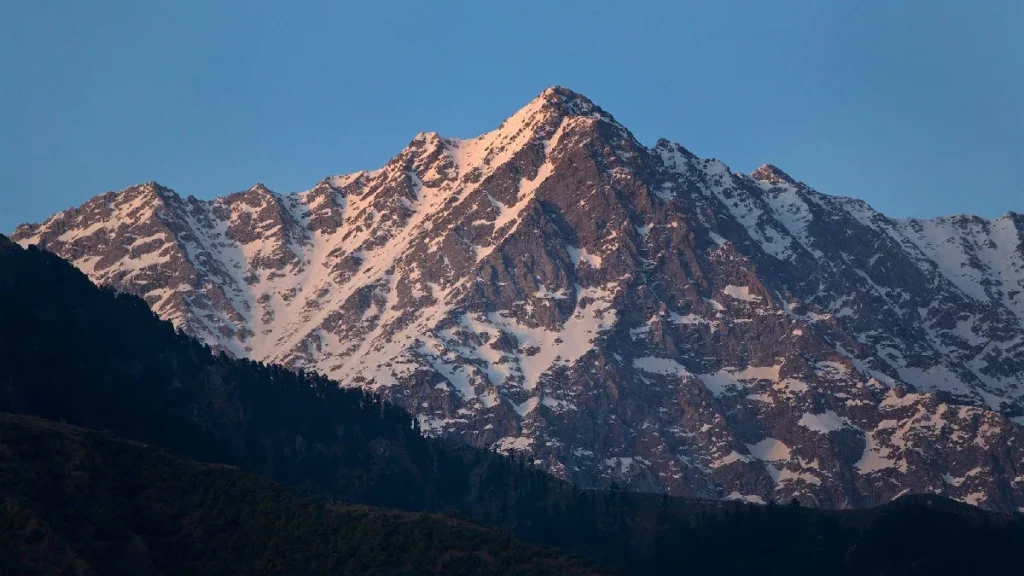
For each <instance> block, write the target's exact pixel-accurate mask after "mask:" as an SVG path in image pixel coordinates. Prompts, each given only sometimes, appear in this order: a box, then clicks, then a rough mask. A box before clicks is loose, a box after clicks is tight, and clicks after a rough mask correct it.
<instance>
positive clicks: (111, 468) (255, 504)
mask: <svg viewBox="0 0 1024 576" xmlns="http://www.w3.org/2000/svg"><path fill="white" fill-rule="evenodd" d="M0 454H2V455H3V458H0V494H2V499H3V500H2V503H0V505H2V507H0V572H2V573H4V574H22V573H25V574H28V573H36V574H40V573H47V574H56V573H62V574H240V573H252V574H283V573H284V574H313V573H317V574H356V573H368V572H373V573H377V574H442V573H443V574H599V573H607V571H606V570H602V569H599V568H597V567H594V566H590V565H588V564H587V563H585V562H583V561H582V560H577V559H574V558H571V557H568V556H567V555H565V554H563V553H560V552H555V551H552V550H545V549H540V548H536V547H533V546H527V545H524V544H522V543H519V542H518V541H516V540H513V539H512V538H511V537H509V536H508V535H507V534H504V533H501V532H499V531H497V530H493V529H490V528H485V527H482V526H479V525H475V524H470V523H468V522H464V521H461V520H457V519H454V518H446V517H444V516H433V515H426V514H413V513H407V512H398V511H392V510H384V509H379V508H369V507H361V506H341V505H336V504H331V503H328V502H327V501H325V500H322V499H318V498H312V497H304V496H299V495H296V494H293V493H291V492H290V491H288V490H286V489H284V488H282V487H280V486H277V485H275V484H273V483H272V482H269V481H267V480H264V479H262V478H259V477H256V476H254V475H252V474H247V473H244V472H241V471H240V470H237V469H235V468H230V467H227V466H221V465H213V464H198V463H195V462H190V461H187V460H180V459H177V458H173V457H170V456H168V455H166V454H164V453H162V452H159V451H157V450H155V449H153V448H147V447H145V446H144V445H141V444H136V443H131V442H126V441H124V440H120V439H117V438H115V437H111V436H107V435H104V434H100V433H97V432H93V431H89V430H85V429H81V428H75V427H72V426H67V425H62V424H56V423H51V422H47V421H44V420H38V419H35V418H30V417H26V416H12V415H9V414H0Z"/></svg>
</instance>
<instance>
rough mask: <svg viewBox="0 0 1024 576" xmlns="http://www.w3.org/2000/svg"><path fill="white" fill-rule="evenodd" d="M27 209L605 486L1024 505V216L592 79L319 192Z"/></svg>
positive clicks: (41, 230) (434, 426)
mask: <svg viewBox="0 0 1024 576" xmlns="http://www.w3.org/2000/svg"><path fill="white" fill-rule="evenodd" d="M862 184H863V186H865V187H867V186H870V185H871V184H870V182H868V181H866V182H863V183H862ZM12 238H13V240H14V241H16V242H18V243H19V244H21V245H22V246H29V245H36V246H39V247H40V248H43V249H45V250H47V251H49V252H52V253H54V254H56V255H58V256H60V257H61V258H64V259H66V260H68V261H69V262H71V263H72V264H74V265H75V266H76V267H77V268H79V269H80V270H81V271H82V272H84V273H85V274H87V275H88V277H89V278H90V279H91V280H92V281H93V282H95V283H97V284H99V285H102V286H106V287H110V288H113V289H114V290H117V291H119V292H124V293H128V294H131V295H135V296H138V297H141V298H143V299H144V300H145V301H146V303H147V304H148V305H149V306H150V307H151V308H152V310H153V311H154V312H155V313H156V314H158V315H159V316H160V317H161V318H163V319H166V320H169V321H171V322H173V324H174V325H175V326H176V327H177V328H178V329H180V330H181V331H183V332H184V333H185V334H187V335H189V336H192V337H195V338H197V339H198V340H200V341H202V342H204V343H206V344H207V345H208V346H210V347H211V348H212V349H214V350H216V351H221V352H224V353H225V354H227V355H229V356H234V357H238V358H249V359H252V360H257V361H259V362H264V363H274V364H280V365H282V366H285V367H288V368H291V369H295V370H299V369H301V370H304V371H316V372H319V373H321V374H323V375H325V376H327V377H329V378H332V379H334V380H336V381H337V382H338V383H340V384H341V385H342V386H344V387H359V388H362V389H364V390H367V391H371V392H373V393H375V394H378V395H380V396H382V397H384V398H386V399H387V400H389V401H391V402H394V403H396V404H398V405H400V406H402V407H404V408H405V409H407V410H408V411H409V412H411V413H412V414H414V415H415V418H416V422H417V425H418V428H419V429H420V430H422V431H423V432H425V433H427V434H429V435H432V436H437V437H442V438H444V439H448V440H455V441H458V442H460V443H465V444H469V445H471V446H476V447H481V448H488V449H493V450H496V451H498V452H501V453H504V454H509V455H516V456H517V457H519V458H525V459H526V460H528V461H529V462H531V463H532V464H534V465H535V466H537V467H539V468H541V469H543V470H545V471H547V472H549V473H550V474H553V475H554V476H556V477H558V478H561V479H563V480H567V481H569V482H572V483H575V484H577V485H580V486H584V487H597V488H603V487H608V486H611V485H613V484H614V485H616V486H625V487H629V488H630V489H635V490H640V491H653V492H666V493H668V494H672V495H676V496H687V497H699V498H706V499H736V500H744V501H748V502H761V503H763V502H769V501H779V500H784V501H790V500H796V501H797V502H799V503H801V504H805V505H813V506H818V507H824V508H851V507H866V506H873V505H878V504H882V503H885V502H888V501H890V500H892V499H894V498H896V497H898V496H900V495H903V494H908V493H933V494H942V495H946V496H949V497H951V498H955V499H958V500H962V501H964V502H968V503H971V504H975V505H978V506H981V507H985V508H989V509H992V510H999V511H1016V510H1018V509H1020V508H1022V507H1024V440H1022V439H1021V437H1020V425H1021V423H1024V399H1022V398H1024V389H1022V384H1024V216H1022V215H1020V214H1014V213H1010V214H1007V215H1006V216H1003V217H1001V218H997V219H983V218H979V217H973V216H956V217H949V218H939V219H933V220H916V219H893V218H888V217H886V216H885V215H883V214H880V213H878V212H877V211H875V210H873V209H872V208H870V207H869V206H868V205H867V204H865V203H864V202H862V201H859V200H855V199H850V198H842V197H836V196H829V195H826V194H822V193H819V192H817V191H815V190H813V189H812V188H810V187H809V186H807V185H806V184H804V183H801V182H799V181H797V180H795V179H794V178H792V177H790V176H789V175H787V174H786V173H785V172H783V171H782V170H780V169H778V168H776V167H774V166H771V165H765V166H762V167H761V168H759V169H757V170H756V171H754V172H753V173H751V174H750V175H744V174H738V173H734V172H732V170H730V169H729V167H728V166H726V165H725V164H724V163H722V162H720V161H718V160H715V159H702V158H699V157H697V156H696V155H694V154H693V153H691V152H690V151H688V150H687V149H685V148H683V147H682V146H680V145H678V144H674V143H671V142H669V141H667V140H659V141H658V142H657V143H656V144H655V145H654V146H653V147H647V146H644V145H642V144H641V143H639V142H638V141H637V140H636V139H635V138H634V137H633V135H632V134H631V133H630V132H629V130H628V129H627V128H626V127H625V126H623V125H622V124H620V123H619V122H618V121H616V120H615V119H614V117H613V116H612V115H611V114H609V113H608V112H606V111H604V110H602V109H601V108H600V107H599V106H597V105H596V104H594V103H593V102H591V101H590V100H589V99H587V98H586V97H584V96H582V95H579V94H577V93H574V92H572V91H570V90H567V89H565V88H551V89H548V90H545V91H544V92H543V93H541V94H540V95H539V96H538V97H537V98H535V99H534V100H533V101H531V102H530V103H529V104H527V105H526V106H525V107H524V108H522V109H521V110H519V111H518V112H516V113H515V114H514V115H512V116H511V117H510V118H509V119H507V120H506V121H505V122H503V123H502V124H501V125H500V126H499V127H498V128H497V129H495V130H494V131H492V132H489V133H487V134H484V135H482V136H480V137H477V138H473V139H454V138H445V137H442V136H440V135H438V134H435V133H421V134H419V135H417V136H416V137H415V138H414V139H413V140H412V142H411V143H410V144H409V145H408V146H407V147H406V148H405V149H404V150H402V151H401V152H400V153H399V154H398V155H397V156H395V157H394V158H393V159H392V160H390V161H389V162H388V163H387V164H386V165H385V166H384V167H382V168H380V169H378V170H374V171H364V172H358V173H355V174H349V175H344V176H333V177H329V178H325V179H323V180H321V181H320V182H319V183H318V184H317V185H316V186H315V187H313V188H312V189H311V190H308V191H305V192H300V193H295V194H277V193H275V192H272V191H270V190H268V189H267V188H266V187H265V186H263V185H260V184H257V185H256V186H254V187H252V188H251V189H249V190H246V191H243V192H237V193H234V194H230V195H228V196H225V197H222V198H217V199H214V200H200V199H196V198H194V197H191V196H189V197H187V198H182V197H181V196H179V195H178V194H176V193H175V192H173V191H172V190H170V189H168V188H165V187H163V186H161V185H159V184H156V183H148V184H142V185H138V186H132V187H130V188H127V189H125V190H123V191H120V192H110V193H106V194H103V195H100V196H97V197H95V198H93V199H92V200H90V201H88V202H87V203H85V204H84V205H82V206H80V207H78V208H73V209H69V210H65V211H63V212H60V213H58V214H55V215H54V216H52V217H50V218H49V219H47V220H46V221H44V222H42V223H40V224H26V225H22V226H19V227H18V228H17V229H16V230H15V232H14V234H13V235H12Z"/></svg>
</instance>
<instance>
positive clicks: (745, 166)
mask: <svg viewBox="0 0 1024 576" xmlns="http://www.w3.org/2000/svg"><path fill="white" fill-rule="evenodd" d="M1022 30H1024V3H1022V2H1020V1H1008V2H1002V1H998V0H984V1H979V2H967V1H959V0H958V1H940V0H929V1H924V2H912V1H896V2H889V1H881V0H877V1H867V2H845V1H843V2H840V1H838V0H836V1H832V0H829V1H825V0H807V1H803V2H781V1H773V2H763V1H760V0H757V1H750V2H739V1H715V2H710V1H708V2H700V3H696V2H693V3H690V2H669V1H664V2H640V1H635V0H634V1H631V2H608V1H600V0H591V1H587V2H526V1H516V2H501V3H499V2H477V1H474V2H460V1H454V0H449V1H434V2H419V1H417V2H414V1H411V0H410V1H408V2H386V1H373V2H370V1H367V2H358V3H356V2H352V3H346V2H322V3H319V2H317V3H314V2H298V1H296V2H288V3H284V2H271V1H256V0H251V1H247V2H216V1H211V0H203V1H197V2H193V1H185V0H178V1H175V2H138V1H136V0H132V1H123V2H114V1H105V0H99V1H96V2H79V1H75V0H66V1H61V2H58V1H52V0H34V1H24V2H22V1H17V0H0V231H2V232H9V231H11V230H12V229H13V228H14V226H15V224H17V223H19V222H24V221H39V220H42V219H44V218H45V217H47V216H49V215H50V214H51V213H53V212H56V211H58V210H61V209H64V208H67V207H69V206H73V205H78V204H80V203H82V202H83V201H85V200H86V199H88V198H90V197H92V196H93V195H95V194H98V193H101V192H104V191H107V190H116V189H121V188H124V187H126V186H129V185H131V184H134V183H138V182H145V181H149V180H156V181H158V182H160V183H162V184H164V185H167V186H170V187H171V188H174V189H175V190H177V191H178V193H180V194H182V195H187V194H194V195H196V196H198V197H201V198H209V197H213V196H219V195H223V194H226V193H230V192H232V191H236V190H242V189H245V188H248V187H249V186H251V185H252V184H254V183H255V182H257V181H262V182H264V183H266V184H267V186H269V187H270V188H272V189H274V190H276V191H279V192H290V191H296V190H304V189H308V188H310V187H312V186H313V185H314V184H315V183H316V182H317V181H318V180H319V179H321V178H322V177H324V176H327V175H330V174H338V173H345V172H351V171H355V170H358V169H363V168H369V169H372V168H376V167H379V166H380V165H381V164H383V163H384V162H386V161H387V159H388V158H390V157H391V156H392V155H394V154H395V153H397V152H398V151H399V150H400V149H401V148H402V147H403V146H405V145H406V144H407V143H408V142H409V140H411V139H412V137H413V136H414V135H415V134H416V133H417V132H419V131H421V130H424V131H437V132H440V133H441V134H443V135H445V136H462V137H467V136H475V135H477V134H480V133H483V132H485V131H487V130H489V129H492V128H493V127H495V126H497V125H498V124H499V123H500V122H501V120H503V119H504V118H506V117H507V116H509V115H511V114H512V112H514V111H515V110H516V109H518V108H519V107H521V106H522V105H523V104H525V103H526V102H528V101H529V100H530V99H531V98H532V97H533V96H535V95H536V94H538V93H539V92H540V91H541V90H542V89H544V88H545V87H547V86H550V85H554V84H560V85H564V86H567V87H569V88H572V89H574V90H576V91H577V92H581V93H583V94H584V95H586V96H589V97H590V98H591V99H592V100H594V101H595V102H597V103H598V104H599V105H600V106H602V107H603V108H605V109H606V110H608V111H609V112H611V113H612V114H614V115H615V116H616V118H618V119H619V120H620V121H621V122H622V123H624V124H625V125H626V126H628V127H629V128H631V129H632V130H633V132H634V134H635V135H636V136H637V138H639V139H640V141H641V142H643V143H645V144H647V145H653V144H654V142H655V141H656V140H657V138H659V137H666V138H668V139H670V140H673V141H676V142H679V143H681V144H683V145H684V146H686V147H687V148H689V149H690V150H692V151H693V152H695V153H697V154H699V155H701V156H713V157H716V158H719V159H721V160H723V161H725V162H726V163H727V164H729V166H730V167H731V168H732V169H733V170H734V171H742V172H749V171H751V170H752V169H754V168H755V167H757V166H758V165H760V164H763V163H766V162H767V163H773V164H776V165H778V166H779V167H781V168H782V169H784V170H786V171H787V172H789V173H790V174H791V175H792V176H794V177H795V178H797V179H800V180H803V181H805V182H807V183H809V184H810V185H812V186H814V187H816V188H817V189H819V190H820V191H823V192H828V193H834V194H842V195H848V196H856V197H859V198H863V199H865V200H867V201H868V202H869V203H871V204H872V205H874V206H875V207H876V208H878V209H880V210H882V211H883V212H885V213H887V214H889V215H893V216H935V215H942V214H952V213H962V212H968V213H976V214H980V215H983V216H997V215H999V214H1002V213H1005V212H1007V211H1008V210H1015V211H1022V212H1024V184H1022V179H1021V177H1020V172H1021V171H1022V168H1024V32H1022Z"/></svg>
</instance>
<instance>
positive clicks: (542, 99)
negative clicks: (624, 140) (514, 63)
mask: <svg viewBox="0 0 1024 576" xmlns="http://www.w3.org/2000/svg"><path fill="white" fill-rule="evenodd" d="M535 103H539V104H540V105H541V108H545V109H549V110H553V111H556V112H557V113H559V114H560V115H562V116H596V117H600V118H603V119H606V120H609V121H612V122H614V121H615V119H614V118H613V117H612V115H611V114H609V113H607V112H605V111H604V110H602V109H601V107H600V106H598V105H597V104H594V101H593V100H591V99H590V98H587V97H586V96H584V95H583V94H580V93H579V92H575V91H573V90H570V89H569V88H566V87H564V86H551V87H550V88H545V89H544V91H543V92H541V93H540V95H538V96H537V97H536V98H534V100H533V102H531V103H530V104H531V105H532V104H535ZM527 107H530V105H527Z"/></svg>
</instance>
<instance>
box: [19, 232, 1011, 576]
mask: <svg viewBox="0 0 1024 576" xmlns="http://www.w3.org/2000/svg"><path fill="white" fill-rule="evenodd" d="M0 359H2V361H3V362H2V364H3V366H4V370H3V371H0V413H2V412H17V413H20V414H26V415H31V416H38V417H44V418H46V419H47V420H49V421H51V423H46V422H43V421H40V420H37V419H34V418H31V417H28V416H17V415H9V414H7V415H5V414H0V456H2V458H0V497H2V499H3V502H2V506H0V570H2V571H3V573H5V574H6V573H10V572H13V573H21V572H35V573H38V572H55V571H59V570H60V569H61V568H62V567H64V568H68V569H69V570H70V569H73V568H81V570H80V571H88V569H89V568H92V569H95V570H96V571H98V572H104V573H106V572H110V571H114V570H115V569H120V570H121V571H123V572H130V573H139V572H145V571H146V570H147V569H148V568H149V567H150V566H151V565H152V564H157V565H159V566H164V567H166V571H182V572H185V571H188V572H190V573H191V572H194V571H195V570H197V569H201V571H203V572H206V571H223V572H231V573H236V572H239V571H245V570H248V571H254V572H258V571H273V572H280V571H284V570H285V569H286V568H287V569H290V568H291V567H294V568H296V570H298V569H300V568H301V567H302V566H304V565H306V566H309V567H310V570H306V571H325V570H329V569H331V568H333V567H338V570H339V571H344V570H349V569H351V570H350V571H353V572H366V571H377V572H400V571H402V570H404V569H405V567H407V566H408V565H409V563H413V564H414V568H420V569H422V570H423V571H427V572H431V571H436V570H433V568H432V567H434V566H438V565H439V564H440V565H442V566H443V568H444V570H449V569H450V570H457V569H466V570H468V571H470V572H479V571H487V570H493V571H503V570H508V571H514V569H527V570H535V571H541V570H543V569H545V568H546V567H547V568H550V569H551V570H560V569H562V568H565V569H567V570H568V569H572V568H574V567H576V568H577V569H579V570H581V571H586V570H590V569H592V568H590V567H588V566H587V565H585V564H580V563H579V562H577V561H574V560H571V559H567V558H564V557H562V556H559V555H558V554H556V553H551V552H548V551H544V550H538V549H536V548H530V547H524V546H522V545H520V544H518V543H516V542H514V541H512V540H511V539H510V538H509V537H508V536H506V537H505V538H506V540H505V543H504V544H502V542H500V541H499V540H497V539H496V536H495V534H496V533H495V532H494V531H491V530H484V529H482V528H481V529H475V528H474V527H472V526H468V525H467V524H466V522H465V521H463V520H462V518H468V519H471V520H472V521H474V522H483V523H487V524H491V525H494V526H500V527H503V528H505V529H507V530H509V531H510V532H512V533H514V534H515V535H516V536H518V537H520V538H522V539H524V540H528V541H530V542H533V543H535V544H541V545H545V546H557V547H559V548H562V549H563V550H566V551H570V552H573V553H576V554H579V555H582V556H586V557H588V558H591V559H592V560H595V561H598V562H601V563H605V564H612V565H614V566H616V567H618V568H619V569H620V570H622V571H623V572H625V573H629V574H663V573H680V572H683V573H689V574H723V573H736V574H749V573H780V574H781V573H785V574H820V573H822V572H823V571H828V572H832V573H839V574H872V573H885V574H914V573H936V572H940V573H941V572H943V571H945V572H948V571H950V570H954V571H956V573H969V572H978V573H1006V572H1009V571H1012V568H1011V567H1015V566H1016V565H1017V564H1018V563H1019V559H1018V558H1017V554H1016V550H1017V548H1018V546H1017V544H1019V542H1020V541H1021V540H1022V539H1024V521H1022V518H1024V516H1021V515H1020V514H998V513H991V512H986V511H983V510H981V509H979V508H977V507H973V506H968V505H966V504H960V503H956V502H953V501H951V500H948V499H944V498H942V497H935V496H926V497H902V498H899V499H897V500H896V501H894V502H892V503H890V504H888V505H886V506H883V507H881V508H874V509H868V510H853V511H838V512H835V511H825V510H820V509H817V508H808V507H801V506H800V505H799V504H798V503H797V502H791V503H789V504H788V505H786V506H778V505H774V504H769V505H767V506H762V505H754V504H747V503H742V502H722V501H716V500H688V499H680V498H672V497H669V496H667V495H657V494H651V493H636V492H630V491H627V490H623V489H621V488H620V487H618V486H617V485H615V484H613V485H612V486H611V489H610V490H608V491H603V492H601V491H591V490H581V489H579V488H576V487H570V486H568V485H566V484H565V483H564V482H561V481H559V480H558V479H555V478H553V477H551V476H549V475H547V474H544V473H542V472H540V471H538V470H536V469H534V468H533V467H531V466H528V465H526V462H525V461H524V459H523V458H516V459H510V458H507V457H504V456H501V455H497V454H494V453H493V452H486V451H482V450H478V449H473V448H468V447H466V446H464V445H452V446H448V445H446V443H445V442H444V441H442V440H439V439H427V438H424V437H422V436H420V435H419V434H418V433H416V431H415V430H413V426H411V425H412V423H413V420H412V417H411V416H410V415H409V414H407V413H405V412H403V411H401V410H398V409H395V408H394V407H392V406H390V405H389V404H387V403H382V402H380V401H379V400H378V399H376V398H375V397H374V396H372V395H370V394H367V393H364V392H362V391H360V390H358V389H351V388H350V389H339V388H338V387H337V386H336V385H334V383H333V382H331V381H329V380H325V379H323V378H321V377H318V376H316V375H311V374H308V373H304V372H301V371H300V372H293V371H290V370H287V369H284V368H281V367H279V366H273V365H271V366H266V365H262V364H259V363H256V362H253V361H250V360H242V359H233V358H229V357H227V356H226V355H224V354H219V355H214V354H213V353H212V352H211V351H210V350H209V348H208V347H206V346H204V345H202V344H199V343H198V342H196V341H195V340H193V339H191V338H189V337H187V336H185V335H183V334H181V333H180V332H175V330H174V329H173V328H172V326H171V324H170V323H168V322H165V321H161V320H159V319H158V318H156V317H155V315H154V314H153V312H152V311H151V310H150V309H149V308H148V306H146V304H145V303H144V302H143V301H142V300H140V299H138V298H137V297H134V296H130V295H124V294H116V293H114V292H113V291H111V290H109V289H102V288H98V287H96V286H95V285H93V284H92V283H91V282H90V281H89V280H88V278H86V276H85V275H84V274H82V273H81V272H80V271H78V270H76V269H75V268H74V267H72V266H71V265H70V264H69V263H67V262H65V261H63V260H61V259H60V258H58V257H57V256H55V255H53V254H51V253H46V252H42V251H39V250H36V249H28V250H23V249H21V248H20V247H18V246H16V245H14V244H12V243H11V242H10V241H8V240H7V239H6V238H4V237H3V236H0ZM69 424H73V425H83V424H84V425H87V426H88V427H90V428H93V429H94V430H99V431H102V432H94V431H89V430H84V429H81V428H74V427H72V426H69ZM114 434H117V435H120V436H122V437H124V438H126V439H127V440H120V439H118V438H116V437H115V436H114ZM164 451H169V452H171V453H173V454H175V455H176V456H170V455H168V454H167V453H165V452H164ZM182 456H185V457H188V458H192V459H200V460H204V461H206V462H209V463H210V464H200V463H197V462H189V461H187V460H182V459H181V457H182ZM223 464H229V465H234V466H238V467H240V468H241V469H244V470H245V471H248V472H249V473H256V474H259V475H261V476H264V477H267V478H271V479H274V480H278V481H280V482H282V483H285V484H290V485H292V486H293V489H298V490H301V491H302V492H312V493H316V494H320V495H322V496H327V497H329V498H330V499H331V500H333V501H334V502H333V503H329V504H325V503H324V502H323V501H320V500H316V499H314V498H301V497H298V496H296V494H295V492H290V491H287V490H285V489H283V488H282V487H280V486H276V485H274V484H271V483H269V482H264V481H261V480H259V479H257V478H254V477H253V476H252V475H251V474H247V473H245V472H243V471H242V470H238V469H234V468H230V467H225V466H223ZM341 502H345V503H346V505H342V504H340V503H341ZM353 503H356V504H384V505H388V506H394V507H398V508H402V509H406V510H427V511H433V512H443V513H445V514H446V515H447V516H448V517H449V518H450V519H451V520H452V522H446V521H445V520H444V519H442V518H438V517H437V516H429V515H415V516H414V515H409V514H403V513H399V512H396V511H386V510H381V509H365V508H358V507H355V508H354V507H352V506H351V504H353ZM179 529H181V530H185V532H184V533H183V532H181V531H180V530H179ZM427 531H430V532H429V533H428V532H427ZM197 535H199V537H197ZM326 535H335V536H337V537H338V538H336V539H335V541H333V542H332V541H330V539H329V538H328V536H326ZM462 536H466V537H467V538H470V540H469V541H466V540H463V539H462V538H461V537H462ZM324 538H328V539H327V540H326V541H325V540H324ZM339 539H340V540H343V541H338V540H339ZM456 540H458V541H456ZM391 545H394V546H396V547H397V548H398V549H397V550H396V551H394V553H393V554H392V555H390V556H388V557H386V558H378V557H376V555H378V554H383V555H387V554H390V553H389V546H391ZM409 547H412V548H411V549H410V548H409ZM169 550H170V551H171V552H168V551H169ZM171 553H173V554H174V556H173V557H170V558H169V557H167V556H166V555H167V554H171ZM438 554H440V556H438ZM481 555H482V556H483V557H482V558H480V556H481ZM477 560H480V561H481V563H482V565H481V563H478V562H477ZM506 561H508V564H506V563H505V562H506ZM439 569H440V568H439Z"/></svg>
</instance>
